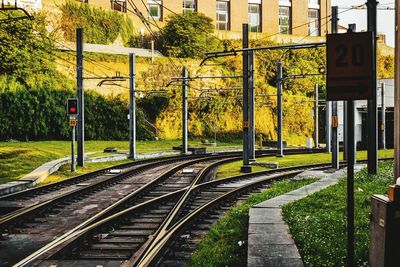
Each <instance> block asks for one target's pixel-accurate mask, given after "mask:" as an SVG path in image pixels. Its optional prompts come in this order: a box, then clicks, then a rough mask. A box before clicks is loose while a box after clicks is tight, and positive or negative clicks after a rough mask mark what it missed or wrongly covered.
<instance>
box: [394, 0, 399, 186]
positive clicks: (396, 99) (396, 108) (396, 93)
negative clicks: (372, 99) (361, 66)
mask: <svg viewBox="0 0 400 267" xmlns="http://www.w3.org/2000/svg"><path fill="white" fill-rule="evenodd" d="M399 12H400V0H396V12H395V14H396V15H395V16H396V18H395V20H396V21H395V31H396V32H395V43H396V44H395V52H394V53H395V60H394V62H395V63H394V64H395V90H394V171H393V172H394V181H395V182H396V180H397V178H398V177H400V33H399V30H400V29H399V27H400V14H399Z"/></svg>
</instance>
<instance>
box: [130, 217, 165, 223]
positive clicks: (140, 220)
mask: <svg viewBox="0 0 400 267" xmlns="http://www.w3.org/2000/svg"><path fill="white" fill-rule="evenodd" d="M163 220H164V219H163V218H131V219H128V221H129V222H130V223H161V222H162V221H163Z"/></svg>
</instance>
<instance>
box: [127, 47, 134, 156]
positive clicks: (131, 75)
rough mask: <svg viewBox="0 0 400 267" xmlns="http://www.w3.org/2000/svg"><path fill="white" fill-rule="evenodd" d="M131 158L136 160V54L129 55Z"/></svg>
mask: <svg viewBox="0 0 400 267" xmlns="http://www.w3.org/2000/svg"><path fill="white" fill-rule="evenodd" d="M129 158H131V159H133V160H135V159H136V98H135V54H133V53H130V54H129Z"/></svg>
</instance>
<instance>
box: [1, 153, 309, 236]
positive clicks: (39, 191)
mask: <svg viewBox="0 0 400 267" xmlns="http://www.w3.org/2000/svg"><path fill="white" fill-rule="evenodd" d="M272 151H273V150H270V151H268V150H265V151H258V155H263V153H264V154H265V155H266V156H268V155H269V153H271V152H272ZM287 151H288V153H292V152H295V153H296V152H301V151H304V150H301V149H300V150H299V149H288V150H287ZM218 155H219V156H223V155H226V156H229V155H232V156H234V155H240V152H222V153H219V154H218ZM206 156H210V154H207V155H192V156H186V157H185V156H173V157H166V158H161V159H160V158H156V159H147V160H142V161H137V162H133V163H124V164H120V165H115V166H112V167H107V168H104V169H101V170H97V171H94V172H91V173H88V174H83V175H79V176H75V177H72V178H68V179H66V180H62V181H58V182H55V183H51V184H48V185H43V186H40V187H36V188H31V189H28V190H24V191H21V192H16V193H13V194H8V195H5V196H1V197H0V201H6V202H7V201H18V200H21V199H24V198H25V199H26V198H28V197H32V196H42V195H45V194H48V193H50V192H54V191H57V190H60V189H63V188H66V187H68V186H72V185H77V184H79V183H82V182H87V181H89V180H92V179H95V178H96V177H98V176H100V175H105V174H107V173H108V172H109V171H110V170H112V169H125V168H133V167H137V166H144V165H146V164H147V165H146V166H149V163H153V162H155V163H156V164H158V163H160V162H168V161H172V160H176V161H179V160H188V159H196V158H205V157H206ZM122 174H123V173H121V175H122ZM116 176H117V175H115V176H114V177H116ZM110 179H111V177H110ZM92 185H93V184H92ZM89 186H91V185H87V186H85V187H89ZM83 188H84V187H81V189H83ZM72 192H73V191H70V192H69V193H72ZM67 193H68V192H67ZM67 193H66V194H67ZM58 197H59V196H58ZM51 200H54V198H52V199H51ZM49 201H50V199H49V200H47V201H40V202H39V203H37V204H35V205H40V204H44V203H46V202H49ZM30 208H32V206H29V207H22V208H19V209H16V210H14V211H11V212H5V214H3V215H1V216H0V226H1V222H2V221H3V220H5V219H6V218H11V217H13V216H16V215H17V214H20V213H21V212H23V211H24V210H28V209H30ZM0 229H1V227H0Z"/></svg>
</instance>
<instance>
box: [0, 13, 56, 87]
mask: <svg viewBox="0 0 400 267" xmlns="http://www.w3.org/2000/svg"><path fill="white" fill-rule="evenodd" d="M13 13H14V12H11V14H10V16H11V17H17V16H18V14H13ZM46 36H47V31H46V28H45V19H44V18H43V17H41V16H40V15H38V14H37V15H35V19H34V20H28V19H24V20H15V21H9V22H6V23H0V43H1V44H6V45H1V46H0V62H1V64H0V75H4V74H5V75H11V76H14V77H17V78H18V79H19V80H20V81H21V82H22V83H24V81H25V80H26V78H27V77H29V76H33V75H36V74H43V73H48V72H49V71H51V70H54V69H55V66H54V60H53V57H52V50H53V48H54V45H53V43H52V42H51V41H50V39H49V38H46Z"/></svg>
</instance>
